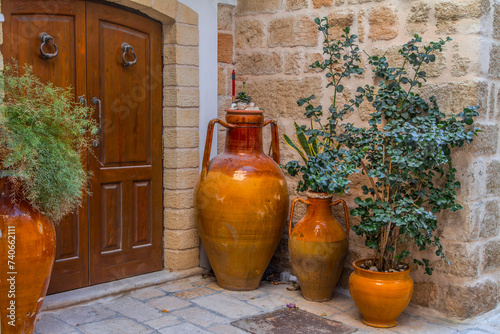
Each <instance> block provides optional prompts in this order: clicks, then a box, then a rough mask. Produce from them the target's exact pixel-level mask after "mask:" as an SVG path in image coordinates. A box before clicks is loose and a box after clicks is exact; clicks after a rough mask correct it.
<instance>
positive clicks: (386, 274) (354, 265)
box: [352, 259, 411, 276]
mask: <svg viewBox="0 0 500 334" xmlns="http://www.w3.org/2000/svg"><path fill="white" fill-rule="evenodd" d="M367 260H372V261H373V259H359V260H356V261H354V262H353V263H352V266H353V267H354V269H355V270H358V271H359V272H361V273H366V274H370V275H382V276H391V275H406V274H409V273H410V271H411V266H410V265H409V264H407V263H403V264H406V265H407V266H408V269H406V270H405V271H397V272H389V273H386V272H380V271H371V270H368V269H363V268H360V267H359V266H358V265H357V263H360V262H363V261H367Z"/></svg>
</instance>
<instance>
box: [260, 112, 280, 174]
mask: <svg viewBox="0 0 500 334" xmlns="http://www.w3.org/2000/svg"><path fill="white" fill-rule="evenodd" d="M268 124H271V134H272V142H271V147H272V149H273V160H274V161H275V162H276V163H277V164H278V165H279V164H280V138H279V136H278V124H277V123H276V121H275V120H274V119H268V120H266V121H265V122H264V126H266V125H268Z"/></svg>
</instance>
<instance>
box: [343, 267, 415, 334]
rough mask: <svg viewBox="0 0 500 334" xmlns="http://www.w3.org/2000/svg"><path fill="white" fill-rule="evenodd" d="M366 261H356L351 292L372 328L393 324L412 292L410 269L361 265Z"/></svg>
mask: <svg viewBox="0 0 500 334" xmlns="http://www.w3.org/2000/svg"><path fill="white" fill-rule="evenodd" d="M365 261H366V260H365V259H363V260H358V261H355V262H354V263H353V266H354V272H353V273H352V274H351V276H350V277H349V291H350V293H351V297H352V299H353V300H354V302H355V303H356V306H357V307H358V309H359V311H360V312H361V315H362V316H363V320H362V321H363V323H364V324H366V325H368V326H372V327H381V328H387V327H394V326H396V325H397V324H398V321H397V320H396V319H397V317H398V316H399V315H400V314H401V313H402V312H403V311H404V310H405V308H406V306H408V303H409V302H410V299H411V296H412V294H413V280H412V279H411V277H410V275H409V274H410V270H411V268H408V269H407V270H405V271H402V272H389V273H385V272H374V271H370V270H366V269H362V268H360V267H359V265H360V264H362V263H364V262H365Z"/></svg>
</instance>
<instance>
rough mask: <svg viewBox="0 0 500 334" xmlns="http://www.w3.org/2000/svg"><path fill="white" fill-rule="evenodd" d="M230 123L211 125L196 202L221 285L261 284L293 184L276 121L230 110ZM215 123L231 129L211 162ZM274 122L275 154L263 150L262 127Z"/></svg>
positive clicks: (280, 231) (238, 287)
mask: <svg viewBox="0 0 500 334" xmlns="http://www.w3.org/2000/svg"><path fill="white" fill-rule="evenodd" d="M226 112H227V114H226V122H223V121H221V120H218V119H214V120H212V121H210V123H209V125H208V133H207V141H206V145H205V154H204V158H203V164H202V170H201V174H200V176H199V178H198V181H197V183H196V188H195V199H194V206H195V212H196V220H197V226H198V231H199V233H200V237H201V240H202V242H203V245H204V246H205V249H206V252H207V255H208V259H209V261H210V264H211V265H212V268H213V270H214V273H215V276H216V277H217V282H218V283H219V285H220V286H221V287H222V288H224V289H228V290H251V289H256V288H257V287H258V286H259V283H260V280H261V278H262V275H263V273H264V270H265V269H266V267H267V266H268V264H269V262H270V261H271V257H272V256H273V253H274V251H275V250H276V247H277V246H278V243H279V241H280V239H281V237H282V235H283V228H284V226H285V223H286V217H287V213H288V189H287V184H286V180H285V176H284V175H283V172H282V171H281V169H280V167H279V165H278V164H279V138H278V130H277V126H276V122H275V121H270V120H268V121H264V116H263V112H262V111H246V110H226ZM215 123H219V124H221V125H223V126H225V127H226V128H227V133H226V145H225V149H224V152H223V153H221V154H220V155H218V156H216V157H215V158H213V159H212V161H210V163H209V158H210V150H211V143H212V136H213V129H214V125H215ZM267 124H271V129H272V135H273V138H272V148H273V159H274V161H273V159H271V158H270V157H268V156H267V155H266V154H265V153H264V151H263V145H262V128H263V127H264V126H266V125H267Z"/></svg>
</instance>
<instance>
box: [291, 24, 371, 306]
mask: <svg viewBox="0 0 500 334" xmlns="http://www.w3.org/2000/svg"><path fill="white" fill-rule="evenodd" d="M315 22H316V24H317V26H318V30H319V31H320V32H321V33H322V34H323V37H324V42H323V60H322V61H316V62H314V63H313V64H312V65H311V66H310V67H311V68H314V69H318V70H320V71H323V72H325V75H326V78H327V79H328V81H329V82H328V85H327V87H332V89H333V93H332V94H333V97H332V103H331V105H330V106H329V108H328V111H327V115H324V113H323V107H322V106H321V105H316V106H315V105H314V104H313V102H314V101H313V100H314V99H315V96H314V95H311V96H309V97H307V98H302V99H299V100H298V101H297V104H298V106H305V113H304V115H305V116H306V118H307V119H309V120H310V126H307V125H302V126H300V125H298V124H297V123H295V138H296V141H295V142H294V140H292V139H291V138H290V137H289V136H287V135H284V139H285V142H286V143H287V144H288V145H289V146H290V147H291V148H292V149H294V150H295V151H296V152H297V153H298V154H299V156H300V157H301V159H302V160H301V161H299V160H293V161H289V162H288V163H287V164H286V165H285V170H286V171H287V172H288V173H289V174H290V175H291V176H300V177H301V179H300V180H299V182H298V186H297V190H298V191H299V192H305V195H306V196H307V199H306V200H305V199H302V198H295V199H294V200H293V201H292V207H291V212H290V221H289V240H288V248H289V253H290V258H291V261H292V267H293V270H294V272H295V275H296V276H297V280H298V283H299V285H300V288H301V291H302V294H303V296H304V298H306V299H308V300H313V301H326V300H329V299H330V298H331V296H332V294H333V291H334V289H335V286H336V284H337V281H338V279H339V277H340V274H341V272H342V268H343V266H344V262H345V259H346V256H347V250H348V240H347V237H348V235H349V216H348V210H347V205H346V203H345V201H344V200H343V199H338V200H336V201H333V202H332V199H333V196H334V195H341V194H343V193H345V192H347V191H348V189H349V181H348V177H349V175H351V174H353V173H355V172H357V168H356V165H355V164H354V163H352V162H351V163H347V162H348V161H353V159H349V158H348V156H349V151H348V150H346V149H345V148H343V147H341V145H340V143H339V142H338V140H337V137H338V136H339V132H338V131H339V127H338V125H339V122H340V121H342V119H343V117H344V116H345V115H346V114H348V113H349V112H350V111H353V110H354V107H357V106H359V103H361V101H362V99H361V97H356V98H355V99H351V100H350V101H348V103H345V104H343V105H342V104H341V103H339V100H340V99H339V98H338V96H339V95H340V94H342V92H343V90H344V86H343V82H344V81H345V80H346V79H348V78H351V76H353V75H358V74H361V73H362V72H363V70H362V68H361V67H360V66H359V63H360V54H359V48H358V46H357V45H356V39H357V36H356V35H352V34H350V29H349V28H346V29H344V31H343V32H344V34H343V35H342V37H341V39H339V40H335V39H333V38H332V37H331V35H330V32H329V28H330V25H329V23H328V19H327V18H323V19H316V20H315ZM298 202H303V203H305V204H307V212H306V215H305V216H304V217H303V218H302V219H301V220H300V221H299V222H298V223H297V225H296V226H295V228H294V229H293V231H292V219H293V212H294V208H295V205H296V204H297V203H298ZM340 203H342V204H343V205H344V211H345V219H346V225H347V226H346V231H347V235H346V233H345V232H344V230H343V229H342V227H341V226H340V224H339V223H338V222H337V221H336V220H335V219H334V218H333V216H332V213H331V209H330V207H331V206H332V205H336V204H340ZM318 231H321V232H318Z"/></svg>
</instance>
